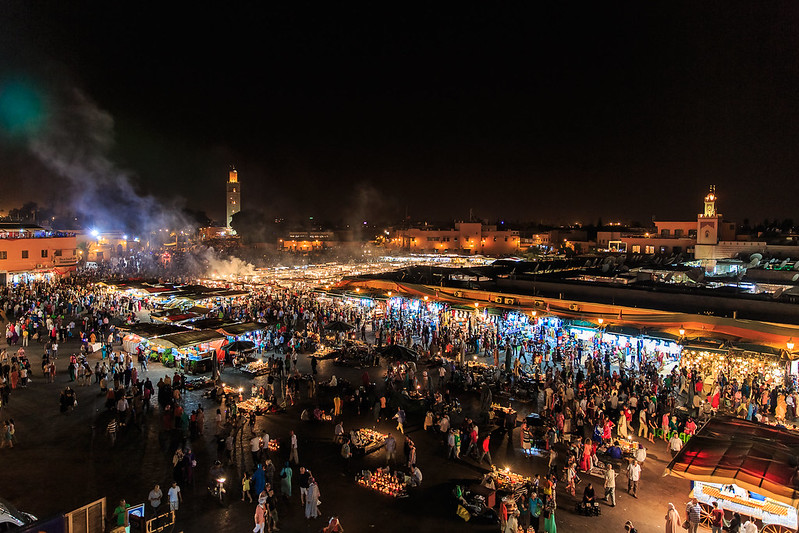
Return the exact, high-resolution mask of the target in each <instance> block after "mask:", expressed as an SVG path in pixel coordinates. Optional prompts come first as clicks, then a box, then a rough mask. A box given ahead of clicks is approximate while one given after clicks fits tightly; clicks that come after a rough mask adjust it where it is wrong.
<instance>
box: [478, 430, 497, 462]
mask: <svg viewBox="0 0 799 533" xmlns="http://www.w3.org/2000/svg"><path fill="white" fill-rule="evenodd" d="M490 441H491V435H486V438H485V439H483V454H482V455H481V456H480V460H479V461H478V463H482V462H483V458H484V457H485V456H488V464H489V465H493V464H494V462H493V461H492V460H491V452H489V451H488V444H489V442H490Z"/></svg>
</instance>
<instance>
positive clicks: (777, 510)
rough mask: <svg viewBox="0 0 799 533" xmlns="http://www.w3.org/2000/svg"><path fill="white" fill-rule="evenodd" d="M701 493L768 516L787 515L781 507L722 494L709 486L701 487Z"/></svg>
mask: <svg viewBox="0 0 799 533" xmlns="http://www.w3.org/2000/svg"><path fill="white" fill-rule="evenodd" d="M702 492H703V493H705V494H707V495H708V496H710V497H711V498H716V499H718V500H724V501H728V502H731V503H735V504H738V505H743V506H744V507H754V508H755V509H763V511H765V512H767V513H769V514H775V515H779V516H786V515H787V514H788V509H787V508H786V507H785V506H783V505H779V504H775V503H773V502H770V501H768V500H766V501H759V500H753V499H752V498H744V497H741V496H737V495H735V494H732V493H730V492H722V491H721V490H719V489H718V488H717V487H713V486H710V485H703V486H702Z"/></svg>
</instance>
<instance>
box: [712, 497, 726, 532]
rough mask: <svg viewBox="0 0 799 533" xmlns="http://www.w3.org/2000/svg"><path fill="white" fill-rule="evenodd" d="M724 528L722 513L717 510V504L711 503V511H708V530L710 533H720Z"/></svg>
mask: <svg viewBox="0 0 799 533" xmlns="http://www.w3.org/2000/svg"><path fill="white" fill-rule="evenodd" d="M723 526H724V511H723V510H722V509H719V502H713V510H712V511H710V530H711V532H712V533H721V531H722V529H721V528H722V527H723Z"/></svg>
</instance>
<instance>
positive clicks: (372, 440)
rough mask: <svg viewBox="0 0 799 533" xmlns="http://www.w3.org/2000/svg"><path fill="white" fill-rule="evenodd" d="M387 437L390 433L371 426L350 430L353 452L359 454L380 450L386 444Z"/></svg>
mask: <svg viewBox="0 0 799 533" xmlns="http://www.w3.org/2000/svg"><path fill="white" fill-rule="evenodd" d="M387 438H388V435H386V434H384V433H380V432H379V431H375V430H374V429H369V428H361V429H357V430H352V431H350V442H351V443H352V448H353V453H354V454H357V455H368V454H370V453H372V452H374V451H377V450H379V449H380V448H382V447H383V446H385V445H386V439H387Z"/></svg>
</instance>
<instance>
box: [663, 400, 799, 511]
mask: <svg viewBox="0 0 799 533" xmlns="http://www.w3.org/2000/svg"><path fill="white" fill-rule="evenodd" d="M797 455H799V434H797V433H794V432H791V431H788V430H786V429H779V428H777V427H774V426H769V425H766V424H760V423H757V422H749V421H747V420H742V419H740V418H733V417H727V416H723V417H722V416H719V417H715V418H712V419H711V420H710V421H709V422H708V423H707V424H705V425H704V426H703V427H702V428H701V429H700V430H699V431H698V432H697V433H696V435H694V436H693V437H691V439H690V440H689V441H688V442H687V443H686V444H685V446H684V447H683V449H682V450H680V452H679V453H678V454H677V455H676V456H675V457H674V459H672V460H671V462H670V463H669V464H668V466H667V467H666V471H665V472H664V474H663V475H672V476H675V477H680V478H684V479H690V480H695V481H704V482H707V483H722V484H723V483H734V484H736V485H738V486H739V487H742V488H744V489H747V490H750V491H752V492H756V493H758V494H762V495H764V496H768V497H769V498H772V499H774V500H777V501H780V502H783V503H786V504H789V505H792V506H794V507H796V506H798V505H799V476H797V471H798V470H797V469H798V468H799V461H798V460H797Z"/></svg>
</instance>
